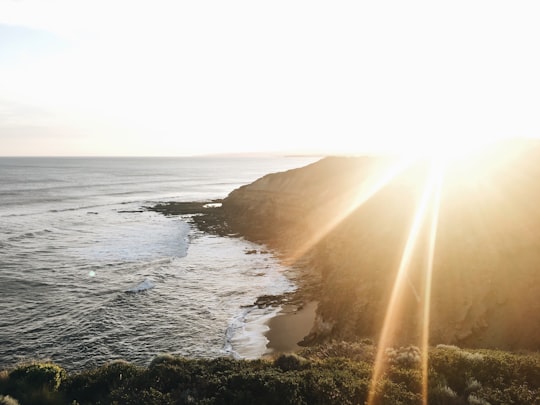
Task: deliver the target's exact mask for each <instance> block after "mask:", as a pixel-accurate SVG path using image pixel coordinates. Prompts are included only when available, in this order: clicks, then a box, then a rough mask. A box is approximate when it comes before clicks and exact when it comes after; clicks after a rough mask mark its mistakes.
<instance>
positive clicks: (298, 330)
mask: <svg viewBox="0 0 540 405" xmlns="http://www.w3.org/2000/svg"><path fill="white" fill-rule="evenodd" d="M316 309H317V302H315V301H312V302H309V303H307V304H305V305H304V306H303V307H302V308H300V309H297V308H296V307H293V306H291V307H287V306H285V307H284V308H283V310H282V312H281V313H280V314H278V315H277V316H275V317H274V318H272V319H270V320H269V321H268V327H269V328H270V330H269V331H268V332H266V334H265V336H266V338H267V339H268V344H267V349H268V350H267V352H266V354H272V353H286V352H294V351H297V350H299V349H301V347H300V346H298V342H300V341H301V340H302V339H303V338H304V337H305V336H306V335H307V334H308V333H309V332H310V330H311V328H312V327H313V322H314V321H315V310H316Z"/></svg>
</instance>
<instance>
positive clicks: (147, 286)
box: [126, 278, 156, 293]
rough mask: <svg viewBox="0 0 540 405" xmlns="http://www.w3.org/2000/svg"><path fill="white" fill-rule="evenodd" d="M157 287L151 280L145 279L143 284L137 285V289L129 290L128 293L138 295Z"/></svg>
mask: <svg viewBox="0 0 540 405" xmlns="http://www.w3.org/2000/svg"><path fill="white" fill-rule="evenodd" d="M155 286H156V285H155V284H154V283H153V282H152V280H150V279H149V278H147V279H145V280H144V281H143V282H142V283H139V284H137V285H136V286H135V287H132V288H128V289H127V290H126V292H127V293H138V292H142V291H146V290H149V289H151V288H154V287H155Z"/></svg>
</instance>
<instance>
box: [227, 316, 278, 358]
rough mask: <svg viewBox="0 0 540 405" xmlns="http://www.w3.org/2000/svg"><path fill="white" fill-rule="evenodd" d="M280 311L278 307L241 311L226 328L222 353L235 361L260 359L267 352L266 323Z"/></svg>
mask: <svg viewBox="0 0 540 405" xmlns="http://www.w3.org/2000/svg"><path fill="white" fill-rule="evenodd" d="M280 310H281V308H280V307H268V308H258V307H251V308H248V309H245V310H244V311H242V312H241V313H240V314H239V315H238V316H236V317H234V318H233V320H232V321H231V323H230V325H229V327H228V328H227V333H226V343H225V347H224V349H223V350H224V352H225V353H228V354H230V355H232V356H233V357H234V358H237V359H256V358H259V357H261V356H262V355H263V354H264V353H265V352H266V350H267V349H266V345H267V344H268V339H267V338H266V336H265V333H266V332H268V330H269V328H268V321H269V320H270V319H271V318H273V317H274V316H276V315H277V314H278V313H279V311H280Z"/></svg>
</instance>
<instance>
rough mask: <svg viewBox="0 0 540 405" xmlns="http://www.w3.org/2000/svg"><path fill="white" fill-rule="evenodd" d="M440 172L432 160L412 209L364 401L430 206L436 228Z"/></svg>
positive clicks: (377, 375) (390, 335)
mask: <svg viewBox="0 0 540 405" xmlns="http://www.w3.org/2000/svg"><path fill="white" fill-rule="evenodd" d="M441 176H442V170H441V168H440V165H437V164H436V163H435V162H433V163H432V168H431V171H430V174H429V177H428V178H427V180H426V183H425V186H424V188H423V193H422V196H421V199H420V201H419V203H418V206H417V208H416V212H415V215H414V218H413V221H412V224H411V228H410V231H409V234H408V237H407V241H406V244H405V248H404V249H403V254H402V256H401V261H400V264H399V267H398V271H397V274H396V279H395V281H394V286H393V288H392V292H391V295H390V301H389V303H388V306H387V310H386V315H385V318H384V323H383V327H382V331H381V335H380V338H379V342H378V347H377V354H376V356H375V363H374V365H373V375H372V378H371V384H370V390H369V394H368V402H367V403H368V405H374V404H375V403H376V392H377V390H376V388H377V384H378V383H379V381H380V379H381V377H382V374H383V372H384V365H385V359H384V357H385V351H386V349H387V348H388V347H389V346H390V345H391V343H392V341H393V339H394V338H395V332H396V329H397V328H398V326H399V322H398V321H399V310H400V307H401V302H402V300H403V297H404V294H405V291H406V290H407V289H406V283H408V284H409V287H410V286H411V285H413V284H412V282H411V280H410V278H409V271H410V264H411V261H412V258H413V255H414V253H415V248H416V246H417V244H418V239H419V235H420V231H421V229H422V226H423V225H424V223H425V220H426V216H427V215H426V214H427V212H428V210H429V209H430V208H431V209H432V225H431V232H435V231H436V221H435V220H434V218H435V215H437V216H438V207H437V208H434V206H433V204H435V203H438V199H439V198H440V184H441ZM438 196H439V197H438ZM434 224H435V225H434ZM434 227H435V228H434ZM430 241H432V242H430V246H429V248H430V253H429V258H428V266H427V267H428V270H427V272H429V273H430V277H431V270H430V266H431V265H432V263H433V259H432V257H431V256H432V252H431V250H432V249H433V250H434V245H435V236H434V235H433V234H431V235H430ZM429 283H431V280H430V279H429ZM429 289H430V287H428V285H427V284H426V288H425V290H426V291H425V293H424V302H423V304H424V307H426V306H429V302H428V301H426V295H427V294H430V291H429ZM413 293H414V294H415V297H416V298H417V300H418V299H419V294H418V293H417V292H416V289H413ZM426 317H429V309H428V310H427V313H426V310H425V309H424V325H423V330H426V328H427V327H428V326H429V325H426V323H425V321H426ZM424 333H425V334H426V335H427V334H428V333H429V332H428V331H426V332H424ZM424 333H423V335H422V337H423V338H424ZM426 355H427V343H426V349H425V353H424V357H426ZM426 367H427V363H426ZM426 379H427V378H426Z"/></svg>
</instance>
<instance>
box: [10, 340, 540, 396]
mask: <svg viewBox="0 0 540 405" xmlns="http://www.w3.org/2000/svg"><path fill="white" fill-rule="evenodd" d="M375 352H376V348H375V347H374V346H373V345H371V344H370V343H369V342H356V343H350V342H349V343H345V342H333V343H328V344H325V345H319V346H313V347H310V348H306V349H304V350H303V351H302V352H300V353H298V354H281V355H279V356H276V357H274V358H272V359H270V358H268V359H259V360H252V361H247V360H234V359H230V358H217V359H186V358H180V357H174V356H170V355H162V356H158V357H156V358H155V359H154V360H153V361H152V362H151V363H150V364H149V365H148V366H147V367H141V366H137V365H134V364H131V363H127V362H124V361H115V362H112V363H109V364H106V365H103V366H101V367H99V368H95V369H91V370H83V371H76V372H66V371H65V370H64V369H63V368H62V367H60V366H59V365H56V364H53V363H31V364H21V365H18V366H15V367H14V368H11V369H9V370H4V371H2V372H0V404H3V405H7V404H10V405H12V404H20V405H34V404H35V405H37V404H43V405H47V404H50V405H56V404H71V405H74V404H79V405H85V404H156V405H157V404H363V403H365V401H366V400H367V397H368V393H369V389H370V379H371V376H372V372H373V369H372V363H373V360H374V355H375ZM386 352H387V355H386V358H385V361H386V362H387V366H388V367H387V370H386V372H385V373H384V375H383V378H381V379H380V380H379V382H378V384H377V386H376V393H375V398H376V400H377V402H376V403H377V404H388V405H390V404H392V405H396V404H403V405H405V404H411V405H412V404H415V405H417V404H418V405H420V404H422V394H421V385H422V383H421V382H422V375H421V371H420V368H419V362H420V357H419V353H420V352H419V350H418V349H417V348H415V347H403V348H395V349H390V350H387V351H386ZM428 383H429V385H428V400H429V404H432V405H438V404H441V405H442V404H451V405H486V404H492V405H495V404H531V405H538V404H540V354H539V353H528V354H516V353H510V352H504V351H493V350H464V349H460V348H458V347H455V346H443V345H441V346H439V347H434V348H431V349H430V351H429V378H428Z"/></svg>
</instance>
